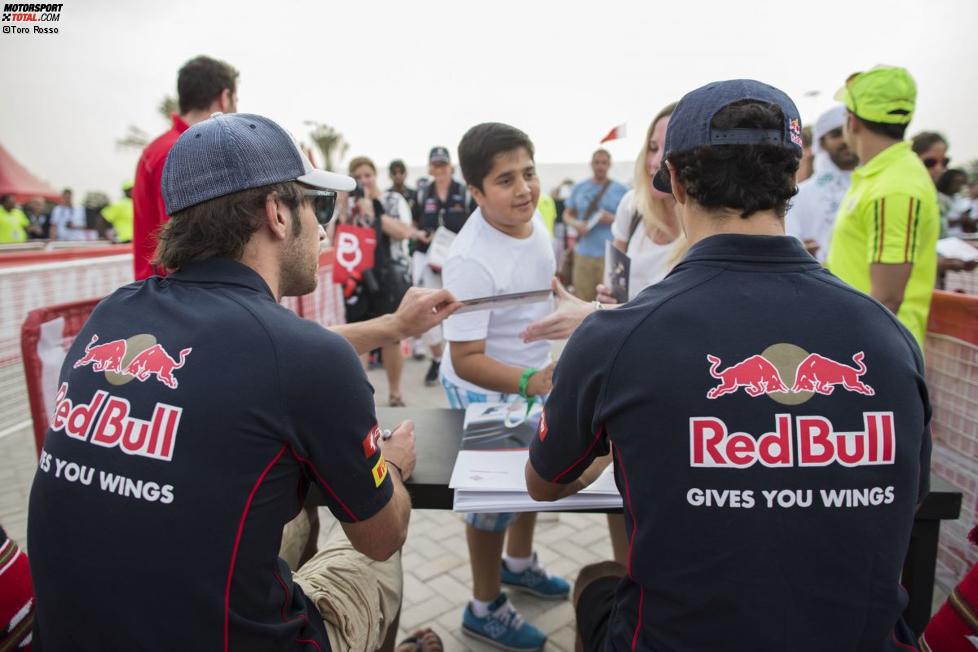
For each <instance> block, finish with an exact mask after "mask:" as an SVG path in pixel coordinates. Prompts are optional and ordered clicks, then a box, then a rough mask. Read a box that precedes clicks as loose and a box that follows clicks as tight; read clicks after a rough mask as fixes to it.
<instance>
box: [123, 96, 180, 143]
mask: <svg viewBox="0 0 978 652" xmlns="http://www.w3.org/2000/svg"><path fill="white" fill-rule="evenodd" d="M179 111H180V107H179V105H178V104H177V100H176V98H175V97H173V96H172V95H164V96H163V99H162V100H160V103H159V104H158V105H156V112H157V113H159V114H160V115H161V116H162V117H163V120H164V122H166V123H169V122H170V114H171V113H179ZM149 140H150V136H149V134H148V133H146V132H145V131H144V130H143V129H140V128H139V127H137V126H136V125H129V127H128V128H127V129H126V135H125V136H123V137H122V138H117V139H116V141H115V146H116V147H118V148H119V149H142V148H144V147H146V145H148V144H149Z"/></svg>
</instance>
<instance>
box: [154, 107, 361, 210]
mask: <svg viewBox="0 0 978 652" xmlns="http://www.w3.org/2000/svg"><path fill="white" fill-rule="evenodd" d="M286 181H299V182H301V183H304V184H306V185H309V186H312V187H314V188H320V189H322V190H341V191H346V192H350V191H351V190H353V189H354V188H356V185H357V184H356V181H354V180H353V179H352V178H350V177H348V176H346V175H345V174H336V173H334V172H327V171H326V170H317V169H316V168H314V167H313V166H312V163H310V162H309V159H308V157H306V155H305V154H303V153H302V150H300V149H299V145H298V144H297V143H296V142H295V139H294V138H292V136H290V135H289V132H287V131H286V130H285V129H283V128H282V127H280V126H279V125H278V124H277V123H275V122H274V121H273V120H270V119H268V118H266V117H264V116H260V115H255V114H253V113H232V114H224V113H215V114H214V115H212V116H211V117H210V118H208V119H207V120H204V121H203V122H198V123H197V124H195V125H194V126H192V127H191V128H190V129H188V130H187V131H185V132H183V134H181V136H180V138H179V139H177V142H176V143H174V145H173V148H172V149H170V153H169V155H168V156H167V158H166V165H164V166H163V183H162V188H163V203H164V204H165V205H166V213H167V215H173V214H174V213H178V212H180V211H182V210H183V209H185V208H189V207H191V206H196V205H197V204H200V203H203V202H205V201H208V200H210V199H215V198H216V197H223V196H224V195H230V194H231V193H234V192H239V191H241V190H248V189H249V188H260V187H262V186H268V185H272V184H276V183H283V182H286Z"/></svg>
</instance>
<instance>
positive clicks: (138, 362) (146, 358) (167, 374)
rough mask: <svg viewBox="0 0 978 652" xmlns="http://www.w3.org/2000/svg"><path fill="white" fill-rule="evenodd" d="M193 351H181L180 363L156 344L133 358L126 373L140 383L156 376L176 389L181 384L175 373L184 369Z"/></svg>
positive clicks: (187, 349)
mask: <svg viewBox="0 0 978 652" xmlns="http://www.w3.org/2000/svg"><path fill="white" fill-rule="evenodd" d="M191 351H193V349H192V348H186V349H183V350H181V351H180V361H179V362H178V361H176V360H174V359H173V358H171V357H170V354H169V353H167V352H166V349H164V348H163V347H162V346H160V345H159V344H154V345H153V346H151V347H149V348H148V349H146V350H145V351H143V352H142V353H139V354H138V355H137V356H136V357H135V358H133V359H132V360H131V361H130V362H129V364H128V365H126V371H125V373H127V374H129V375H130V376H132V377H133V378H135V379H136V380H138V381H139V382H146V381H147V380H148V379H149V378H150V377H152V376H156V379H157V380H159V381H160V382H161V383H163V384H164V385H166V386H167V387H169V388H170V389H176V388H177V385H178V384H179V383H178V382H177V379H176V376H174V375H173V372H174V371H176V370H177V369H180V368H182V367H183V365H184V363H185V362H186V360H187V356H188V355H190V352H191Z"/></svg>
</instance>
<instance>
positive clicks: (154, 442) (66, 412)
mask: <svg viewBox="0 0 978 652" xmlns="http://www.w3.org/2000/svg"><path fill="white" fill-rule="evenodd" d="M55 400H56V403H55V408H54V416H53V417H52V418H51V430H52V431H54V432H63V433H64V434H65V435H66V436H68V437H70V438H72V439H76V440H78V441H85V442H88V443H90V444H93V445H95V446H102V447H105V448H119V449H120V450H121V451H122V452H123V453H126V454H127V455H139V456H141V457H149V458H152V459H155V460H163V461H167V462H169V461H170V460H172V459H173V449H174V447H175V446H176V441H177V430H178V429H179V427H180V416H181V415H182V414H183V409H182V408H179V407H176V406H173V405H167V404H166V403H157V404H156V406H155V407H154V408H153V413H152V416H151V417H150V419H149V420H148V421H147V420H145V419H139V418H136V417H135V416H133V415H132V408H131V405H130V404H129V401H127V400H126V399H124V398H121V397H118V396H113V395H112V394H109V393H108V392H106V391H103V390H98V391H96V392H95V394H93V395H92V398H91V400H90V401H89V402H88V403H80V402H74V401H72V400H71V399H70V398H68V383H62V384H61V387H59V388H58V394H57V397H56V399H55Z"/></svg>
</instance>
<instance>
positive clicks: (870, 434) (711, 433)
mask: <svg viewBox="0 0 978 652" xmlns="http://www.w3.org/2000/svg"><path fill="white" fill-rule="evenodd" d="M774 422H775V427H774V431H773V432H768V433H764V434H762V435H760V436H759V437H756V438H755V437H754V436H752V435H750V434H749V433H746V432H730V430H729V429H728V428H727V424H726V423H724V422H723V421H722V420H721V419H718V418H716V417H692V418H691V419H690V420H689V465H690V466H693V467H708V468H735V469H746V468H748V467H750V466H753V465H754V464H756V463H758V462H759V463H761V464H763V465H764V466H767V467H790V466H828V465H830V464H841V465H842V466H847V467H854V466H872V465H881V464H894V463H895V460H896V429H895V427H894V422H893V413H892V412H863V425H864V429H863V430H862V431H858V432H836V431H835V428H834V427H833V426H832V422H831V421H829V420H828V419H826V418H825V417H820V416H799V417H795V420H794V428H792V422H791V415H790V414H778V415H776V416H775V419H774ZM792 430H793V431H794V432H792Z"/></svg>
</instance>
